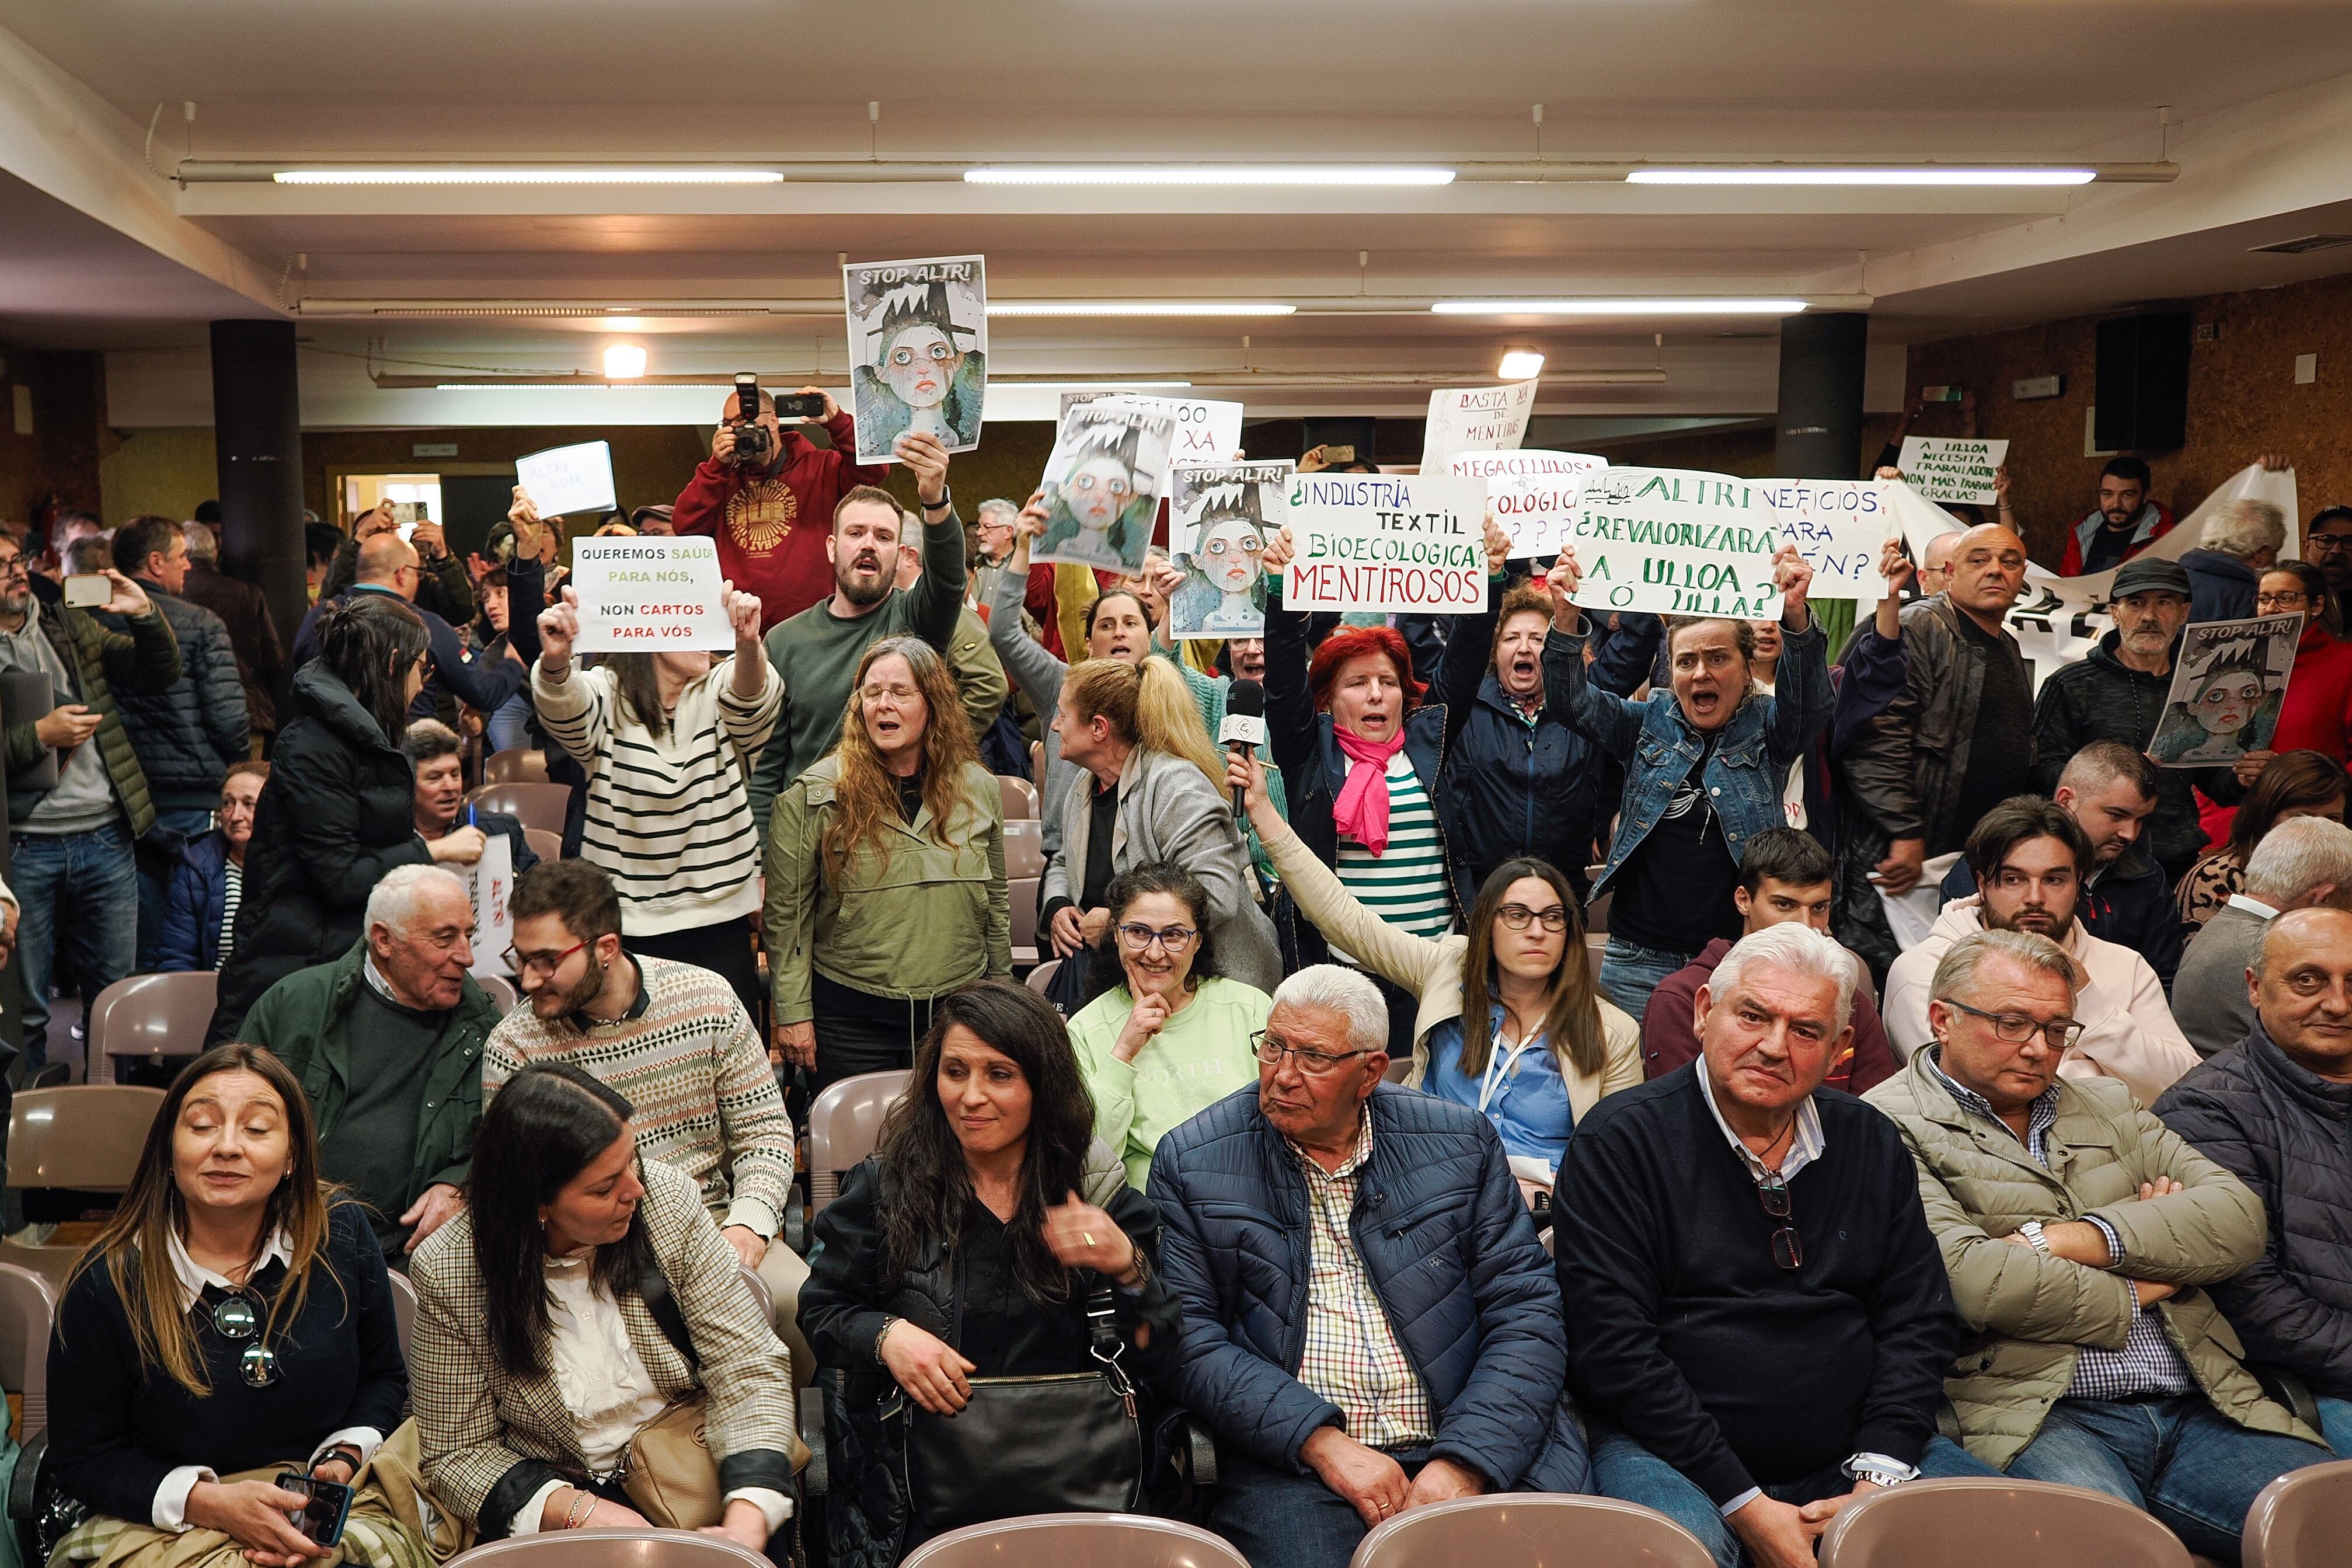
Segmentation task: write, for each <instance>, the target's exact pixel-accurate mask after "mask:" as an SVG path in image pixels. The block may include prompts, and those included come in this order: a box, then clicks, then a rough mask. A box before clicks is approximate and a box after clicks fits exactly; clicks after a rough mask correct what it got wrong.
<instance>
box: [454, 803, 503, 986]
mask: <svg viewBox="0 0 2352 1568" xmlns="http://www.w3.org/2000/svg"><path fill="white" fill-rule="evenodd" d="M462 874H463V875H464V876H465V879H466V894H467V897H468V898H470V899H471V900H473V902H474V967H473V968H472V969H470V970H468V971H467V973H469V974H476V975H482V974H498V975H504V974H505V973H507V961H506V956H505V954H506V951H507V949H509V948H510V947H512V946H513V945H514V884H515V870H514V841H513V840H512V839H510V838H509V837H507V836H506V835H505V834H503V833H492V834H488V835H486V836H485V837H484V839H483V843H482V858H480V859H478V860H477V861H475V862H474V863H473V865H472V866H470V867H467V868H464V870H463V873H462Z"/></svg>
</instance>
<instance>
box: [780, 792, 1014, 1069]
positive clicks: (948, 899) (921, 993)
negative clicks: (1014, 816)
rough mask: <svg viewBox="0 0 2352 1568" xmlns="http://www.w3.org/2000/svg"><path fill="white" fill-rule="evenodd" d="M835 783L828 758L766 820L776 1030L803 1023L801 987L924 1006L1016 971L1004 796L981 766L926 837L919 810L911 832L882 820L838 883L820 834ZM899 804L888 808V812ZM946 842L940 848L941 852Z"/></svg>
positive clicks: (901, 823)
mask: <svg viewBox="0 0 2352 1568" xmlns="http://www.w3.org/2000/svg"><path fill="white" fill-rule="evenodd" d="M840 783H841V754H840V753H839V752H835V753H834V754H833V755H831V756H828V757H825V758H824V759H823V760H822V761H820V762H818V763H816V764H815V765H814V766H813V767H811V768H810V769H809V771H808V772H806V773H803V774H802V775H801V776H800V777H799V778H797V779H795V780H793V784H792V785H791V787H789V788H787V789H786V790H785V791H784V792H783V793H782V795H778V796H776V804H775V806H774V808H773V809H772V810H771V811H770V812H769V814H768V863H767V872H768V903H767V915H766V921H767V931H768V979H769V984H770V987H771V991H772V995H773V998H774V1001H775V1009H776V1015H775V1016H776V1022H777V1023H779V1024H805V1023H807V1022H809V1021H810V1020H811V1018H812V1017H813V1016H814V1013H813V1012H812V1009H811V1004H810V998H809V993H810V984H809V977H810V975H811V974H812V973H817V974H822V975H824V977H825V978H826V979H827V980H830V981H832V982H834V983H835V984H837V985H846V986H848V987H850V988H851V989H853V990H856V991H863V992H865V993H866V994H868V995H871V996H890V997H898V998H906V999H912V998H917V997H920V998H929V997H933V996H940V995H944V994H947V993H948V992H950V991H953V990H954V989H956V987H958V986H960V985H968V984H971V982H973V981H975V980H979V979H982V978H983V977H984V976H987V975H998V976H1009V975H1011V974H1012V973H1013V926H1012V910H1011V904H1010V902H1009V900H1008V899H1007V897H1006V892H1005V885H1004V797H1003V791H1002V790H1000V789H999V788H998V786H997V783H996V779H995V777H994V775H993V774H992V773H989V771H988V770H987V769H986V768H984V767H982V765H981V764H979V763H969V764H967V765H966V766H965V768H964V770H963V803H962V805H960V806H959V807H958V808H957V810H956V812H955V814H954V816H952V817H950V819H949V821H948V824H947V831H946V832H945V833H944V834H941V835H940V836H939V837H933V832H932V829H933V826H934V825H935V823H936V820H937V819H936V818H934V817H933V816H931V808H930V807H929V805H925V806H924V807H923V808H922V809H921V810H920V811H919V812H917V813H916V814H915V820H914V821H913V822H911V823H910V822H908V821H906V820H904V819H903V818H902V817H900V816H899V815H898V812H897V810H896V809H892V810H890V811H888V812H887V813H886V814H885V815H884V816H883V820H882V821H881V823H880V824H879V825H878V826H877V836H878V840H879V844H880V848H879V849H878V850H877V848H876V847H874V846H872V845H868V846H866V847H863V848H861V849H859V850H858V851H857V853H856V854H855V855H854V856H852V857H851V858H850V860H849V865H848V868H847V873H846V875H845V877H843V878H842V879H840V881H839V882H838V884H836V883H835V882H834V881H832V880H831V879H828V878H827V876H826V873H825V867H824V834H825V830H826V829H827V828H829V827H831V826H833V823H834V819H835V815H836V811H837V807H836V805H835V791H836V790H837V788H838V787H839V785H840ZM894 805H895V803H894ZM941 839H944V840H945V842H944V843H942V842H940V840H941Z"/></svg>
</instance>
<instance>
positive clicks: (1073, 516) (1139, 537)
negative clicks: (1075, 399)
mask: <svg viewBox="0 0 2352 1568" xmlns="http://www.w3.org/2000/svg"><path fill="white" fill-rule="evenodd" d="M1175 427H1176V422H1175V420H1174V418H1173V417H1172V416H1170V414H1169V413H1168V412H1167V410H1165V409H1163V408H1148V407H1137V406H1135V405H1131V404H1129V403H1126V402H1124V401H1121V400H1118V399H1114V398H1105V399H1101V400H1099V401H1096V402H1089V403H1078V404H1073V405H1070V407H1069V408H1068V409H1066V411H1065V412H1064V413H1063V415H1062V424H1061V428H1060V429H1059V430H1058V431H1056V432H1055V437H1054V450H1053V453H1052V454H1051V455H1050V456H1049V457H1047V458H1046V459H1045V479H1044V481H1043V483H1042V484H1041V485H1040V487H1039V488H1040V489H1043V490H1044V491H1045V508H1046V515H1045V532H1044V533H1043V534H1041V535H1039V536H1038V540H1037V543H1036V547H1035V549H1034V552H1033V559H1034V560H1037V561H1068V562H1072V563H1076V564H1077V565H1080V566H1092V567H1097V568H1098V569H1100V570H1103V571H1106V572H1134V571H1136V570H1138V569H1139V568H1140V567H1141V566H1142V564H1143V554H1144V552H1145V551H1147V550H1149V549H1150V547H1151V526H1152V524H1153V522H1155V521H1157V520H1158V518H1159V515H1160V492H1161V490H1162V489H1163V488H1164V487H1165V483H1166V475H1167V472H1168V452H1169V448H1170V447H1171V445H1173V442H1174V434H1175Z"/></svg>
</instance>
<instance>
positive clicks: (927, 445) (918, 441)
mask: <svg viewBox="0 0 2352 1568" xmlns="http://www.w3.org/2000/svg"><path fill="white" fill-rule="evenodd" d="M890 453H891V456H893V457H895V458H898V461H900V462H901V463H904V464H905V465H906V466H907V471H908V473H910V474H912V475H914V476H915V499H916V500H919V501H921V502H922V503H923V504H924V505H925V506H927V507H935V506H937V505H939V504H940V502H941V501H943V500H947V499H948V448H947V444H946V443H945V442H943V441H941V440H940V438H939V437H937V436H934V435H931V434H930V433H929V431H925V430H909V431H908V432H907V433H906V434H905V435H903V436H901V437H898V440H897V441H895V442H893V443H891V447H890Z"/></svg>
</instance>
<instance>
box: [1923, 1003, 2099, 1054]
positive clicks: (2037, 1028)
mask: <svg viewBox="0 0 2352 1568" xmlns="http://www.w3.org/2000/svg"><path fill="white" fill-rule="evenodd" d="M1939 1000H1940V1001H1941V1002H1942V1003H1943V1004H1944V1005H1945V1006H1947V1007H1958V1009H1959V1010H1960V1011H1961V1012H1963V1013H1966V1014H1967V1015H1968V1016H1969V1017H1971V1018H1982V1019H1983V1020H1984V1021H1985V1022H1986V1023H1988V1024H1990V1025H1991V1026H1992V1032H1993V1036H1994V1037H1995V1038H1997V1039H2002V1040H2007V1041H2008V1042H2009V1043H2010V1044H2011V1045H2012V1046H2021V1045H2023V1044H2025V1042H2026V1041H2028V1040H2030V1039H2032V1038H2033V1037H2034V1036H2036V1035H2040V1036H2041V1037H2042V1038H2043V1039H2045V1040H2047V1041H2049V1042H2050V1048H2051V1049H2053V1050H2057V1051H2063V1050H2064V1049H2066V1048H2067V1047H2070V1046H2072V1045H2073V1044H2074V1042H2075V1041H2076V1040H2079V1039H2081V1038H2082V1037H2083V1028H2084V1026H2083V1025H2081V1024H2078V1023H2076V1022H2075V1021H2074V1019H2072V1018H2053V1019H2051V1020H2050V1021H2049V1022H2048V1023H2046V1024H2045V1023H2043V1022H2042V1021H2041V1020H2040V1019H2038V1018H2029V1017H2027V1016H2025V1015H2024V1014H2022V1013H1988V1012H1986V1011H1985V1010H1984V1009H1983V1008H1981V1007H1971V1006H1969V1005H1968V1004H1967V1003H1965V1002H1956V1001H1954V1000H1953V999H1952V998H1950V997H1949V996H1945V997H1941V998H1939Z"/></svg>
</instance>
